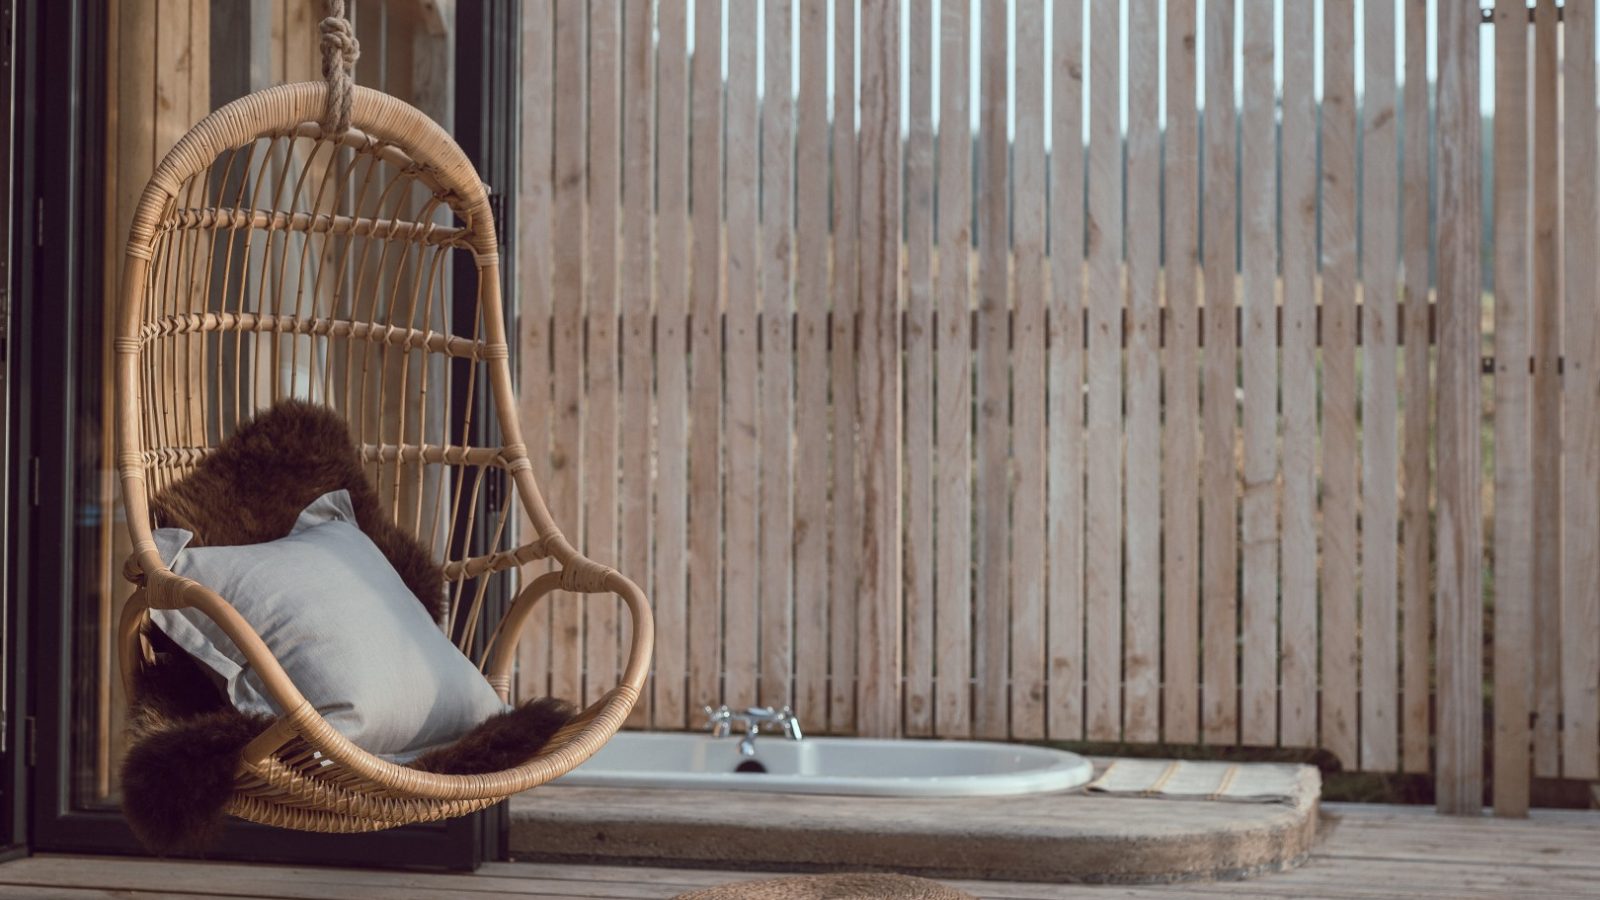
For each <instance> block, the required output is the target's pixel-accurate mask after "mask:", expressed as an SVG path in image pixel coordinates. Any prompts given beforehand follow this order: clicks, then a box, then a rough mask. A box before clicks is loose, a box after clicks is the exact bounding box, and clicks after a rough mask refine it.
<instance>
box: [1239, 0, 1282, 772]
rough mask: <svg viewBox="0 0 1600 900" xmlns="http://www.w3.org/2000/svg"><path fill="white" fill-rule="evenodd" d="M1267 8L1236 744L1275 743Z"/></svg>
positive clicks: (1252, 55)
mask: <svg viewBox="0 0 1600 900" xmlns="http://www.w3.org/2000/svg"><path fill="white" fill-rule="evenodd" d="M1273 18H1274V17H1273V9H1272V7H1271V6H1269V5H1267V4H1264V3H1254V4H1249V5H1248V6H1246V7H1245V10H1244V57H1243V58H1244V72H1243V73H1242V74H1243V79H1244V109H1243V111H1242V113H1241V116H1242V119H1243V121H1242V128H1241V131H1242V143H1243V146H1242V147H1241V148H1240V156H1241V162H1242V166H1241V167H1240V170H1239V172H1240V183H1239V196H1240V198H1241V204H1240V206H1241V210H1240V213H1241V216H1242V218H1243V222H1242V223H1241V226H1242V227H1241V229H1240V234H1241V238H1242V241H1243V245H1244V246H1243V247H1242V248H1241V250H1242V253H1241V256H1242V259H1243V261H1244V266H1243V268H1244V278H1243V285H1242V288H1243V291H1242V299H1243V307H1244V312H1243V329H1244V333H1243V334H1242V335H1241V336H1240V345H1241V348H1242V354H1241V355H1242V356H1243V382H1244V422H1243V426H1244V483H1243V488H1242V497H1241V507H1242V509H1241V522H1240V528H1241V540H1242V542H1243V546H1242V556H1243V564H1244V573H1243V584H1242V588H1243V590H1242V596H1243V603H1242V609H1241V610H1240V634H1241V641H1240V644H1239V648H1240V649H1239V656H1240V689H1241V690H1240V704H1239V739H1240V741H1242V742H1243V743H1245V744H1253V745H1256V746H1271V745H1273V744H1275V743H1277V740H1278V346H1277V335H1276V333H1275V332H1276V329H1277V309H1278V299H1277V274H1278V254H1277V233H1276V232H1277V209H1276V205H1277V204H1276V201H1277V190H1276V188H1277V185H1276V181H1277V179H1276V175H1277V140H1276V133H1275V132H1276V128H1277V123H1276V121H1275V110H1274V106H1275V97H1274V93H1275V86H1274V84H1273V55H1274V54H1273V46H1272V45H1273V38H1274V37H1275V32H1276V27H1275V26H1276V24H1277V23H1276V22H1274V21H1273Z"/></svg>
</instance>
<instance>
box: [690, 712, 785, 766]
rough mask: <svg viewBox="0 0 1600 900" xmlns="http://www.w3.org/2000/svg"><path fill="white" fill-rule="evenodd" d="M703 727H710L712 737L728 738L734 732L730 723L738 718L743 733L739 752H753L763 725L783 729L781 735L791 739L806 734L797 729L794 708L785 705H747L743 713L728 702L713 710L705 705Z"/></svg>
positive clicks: (751, 754)
mask: <svg viewBox="0 0 1600 900" xmlns="http://www.w3.org/2000/svg"><path fill="white" fill-rule="evenodd" d="M705 712H706V727H707V728H709V729H710V730H711V736H712V737H727V736H728V735H729V734H730V733H732V731H733V722H734V720H738V721H739V722H742V723H743V724H744V736H743V737H741V738H740V739H739V755H740V756H755V755H756V737H757V736H758V735H760V734H761V729H762V728H763V727H765V728H767V729H768V730H772V731H782V732H783V736H784V737H786V738H788V739H789V740H791V741H798V740H800V739H801V738H803V737H805V734H804V733H803V732H801V730H800V720H799V719H798V718H796V717H795V714H794V710H792V709H790V708H789V707H787V706H785V707H783V708H782V709H773V708H772V707H770V706H750V707H746V708H745V710H744V711H743V712H737V711H734V710H731V709H729V708H728V706H727V704H723V705H722V706H719V707H717V708H716V709H712V708H711V707H710V706H707V707H706V708H705Z"/></svg>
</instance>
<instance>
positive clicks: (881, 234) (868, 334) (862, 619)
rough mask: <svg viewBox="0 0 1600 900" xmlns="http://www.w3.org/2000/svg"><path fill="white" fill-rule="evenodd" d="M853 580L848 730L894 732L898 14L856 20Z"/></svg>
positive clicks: (880, 8) (885, 6)
mask: <svg viewBox="0 0 1600 900" xmlns="http://www.w3.org/2000/svg"><path fill="white" fill-rule="evenodd" d="M860 164H861V170H860V171H861V175H860V181H861V194H860V203H861V206H860V210H861V216H860V222H861V262H860V272H861V275H860V278H861V281H860V297H861V299H860V305H861V319H860V326H859V327H860V342H859V345H858V347H859V349H858V354H859V370H858V375H857V382H856V385H857V394H856V398H857V400H856V406H857V415H858V417H859V421H860V428H861V435H860V439H859V443H858V448H859V457H858V461H857V467H858V472H859V474H858V477H859V479H860V484H861V488H860V492H861V574H860V584H861V587H860V590H859V592H858V603H859V606H858V608H857V614H856V620H855V621H856V628H857V638H856V640H857V643H856V714H857V715H856V728H857V730H858V731H859V732H860V733H862V734H865V735H868V736H871V737H893V736H895V735H896V734H898V733H899V732H900V702H901V685H900V653H901V646H902V645H901V630H900V629H901V612H900V588H901V577H900V572H901V568H900V546H901V531H900V524H901V523H900V512H901V478H900V438H901V433H900V428H901V421H900V418H901V406H900V403H901V398H900V265H901V263H900V234H901V231H900V215H901V207H900V8H899V4H896V3H872V4H867V5H865V6H863V7H862V15H861V156H860Z"/></svg>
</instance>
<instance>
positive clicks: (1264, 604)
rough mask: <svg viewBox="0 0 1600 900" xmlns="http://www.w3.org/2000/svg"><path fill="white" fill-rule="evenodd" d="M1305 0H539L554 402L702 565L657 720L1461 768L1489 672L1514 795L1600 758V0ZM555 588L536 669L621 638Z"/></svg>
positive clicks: (541, 378) (535, 191)
mask: <svg viewBox="0 0 1600 900" xmlns="http://www.w3.org/2000/svg"><path fill="white" fill-rule="evenodd" d="M1124 6H1126V7H1127V8H1126V9H1124V8H1123V7H1124ZM1282 6H1283V8H1282V10H1281V14H1282V16H1283V19H1282V21H1277V20H1276V18H1275V17H1276V16H1277V15H1278V9H1277V7H1276V6H1275V5H1274V4H1270V3H1254V2H1239V0H1209V2H1207V3H1205V4H1204V5H1203V6H1201V5H1200V4H1198V3H1197V2H1194V0H1168V2H1167V3H1166V4H1165V8H1164V9H1165V17H1164V19H1163V18H1162V10H1163V7H1162V6H1161V4H1158V3H1156V2H1154V0H1126V2H1124V0H1094V2H1084V0H1058V2H1054V3H1044V2H1041V0H1017V2H1014V3H1008V2H1004V0H977V2H973V3H967V2H954V0H943V2H935V0H904V2H901V3H891V2H885V3H871V4H855V3H850V2H842V0H841V2H830V0H763V2H761V3H730V4H726V5H724V4H722V3H717V2H706V0H698V2H696V0H659V2H656V3H631V2H630V3H619V2H617V0H592V2H583V0H562V2H558V3H556V4H554V6H553V9H552V8H548V7H545V6H542V5H540V6H537V7H536V8H530V11H528V12H526V13H525V24H524V29H523V35H524V43H525V47H524V53H523V59H524V72H523V81H522V96H523V115H524V116H525V117H526V118H525V120H524V122H523V124H522V132H521V133H522V135H523V143H524V147H523V153H524V154H525V156H524V166H523V170H522V175H521V182H520V185H519V188H518V190H519V203H520V204H521V214H520V216H519V218H520V222H521V232H520V233H519V235H518V236H517V237H518V242H517V246H518V251H517V252H518V253H519V254H522V256H523V259H522V260H520V262H521V266H520V267H519V269H518V271H519V272H521V273H523V274H522V276H521V277H522V279H523V283H522V284H521V285H519V286H518V291H517V296H518V298H519V299H518V301H517V302H518V304H519V308H518V312H519V315H520V319H521V334H522V341H523V346H522V348H521V355H520V366H521V374H522V379H523V392H524V398H525V400H524V405H525V407H526V408H527V412H528V415H529V418H530V421H531V422H533V423H535V424H534V426H533V427H534V428H535V429H538V428H540V427H542V428H545V429H548V430H549V432H550V434H551V435H552V440H551V444H550V446H549V448H548V459H547V460H545V461H542V463H541V465H542V468H541V469H540V471H539V475H540V477H541V478H542V479H544V480H545V482H546V490H547V492H548V496H549V497H550V498H551V503H552V507H553V509H554V511H555V512H556V514H557V515H558V517H560V518H561V520H562V521H563V522H564V523H565V524H566V526H567V528H568V529H569V531H571V533H573V534H574V535H581V536H582V537H583V539H584V541H585V543H586V547H587V551H588V552H589V553H591V554H597V555H600V556H604V557H606V558H608V559H619V560H620V561H621V562H622V563H624V564H625V566H626V567H627V568H628V569H629V570H630V573H631V574H635V575H636V576H637V577H639V579H640V580H641V581H642V582H643V583H644V584H646V585H647V587H648V589H649V590H650V591H651V594H652V597H653V599H654V602H655V604H656V612H657V617H658V623H659V629H658V634H657V651H656V662H655V669H654V680H653V687H652V690H651V692H650V693H649V696H648V697H647V699H646V701H645V702H643V703H641V706H640V709H639V710H637V711H636V713H635V715H634V718H633V719H632V720H631V724H633V725H635V726H638V727H651V728H665V729H678V728H686V727H688V728H693V727H696V726H698V725H699V723H700V721H701V714H700V707H701V706H702V705H703V704H718V703H729V704H734V705H741V704H749V703H762V704H792V705H794V706H795V707H796V709H797V711H798V712H799V714H800V716H801V718H802V720H803V721H804V722H805V724H806V725H807V726H808V730H810V731H815V732H833V733H860V734H871V735H901V734H904V735H916V736H937V737H984V738H995V739H1052V740H1065V741H1082V740H1094V741H1126V742H1136V743H1139V742H1168V743H1181V744H1192V743H1200V742H1203V743H1206V744H1214V745H1219V746H1236V745H1258V746H1285V747H1306V748H1322V749H1326V750H1328V751H1331V752H1332V753H1333V755H1334V756H1335V757H1337V759H1338V760H1339V761H1340V763H1341V764H1342V765H1344V766H1345V767H1346V768H1353V769H1364V770H1371V771H1383V772H1399V771H1405V772H1427V771H1437V772H1438V774H1439V776H1440V779H1441V781H1440V797H1441V803H1442V804H1443V805H1444V806H1446V807H1447V808H1451V809H1458V810H1463V811H1465V810H1470V809H1473V808H1476V805H1477V804H1479V803H1480V802H1481V800H1480V799H1479V798H1480V797H1481V795H1482V784H1483V777H1484V772H1483V769H1482V759H1483V751H1484V749H1485V744H1484V735H1483V733H1482V729H1483V721H1484V719H1483V714H1484V711H1485V708H1486V707H1485V701H1484V696H1485V693H1484V690H1485V686H1486V685H1488V686H1490V687H1491V688H1492V690H1491V691H1490V692H1489V693H1490V695H1492V697H1493V700H1492V703H1489V704H1488V706H1487V708H1488V709H1489V710H1490V711H1491V712H1493V713H1495V714H1496V716H1495V719H1494V721H1495V722H1496V727H1495V729H1494V730H1493V731H1492V732H1491V734H1492V737H1493V740H1494V747H1495V752H1494V760H1495V767H1496V770H1497V771H1498V772H1500V773H1501V777H1500V778H1496V779H1495V783H1496V785H1497V786H1499V791H1498V793H1497V794H1496V797H1495V801H1496V806H1497V807H1498V808H1499V809H1500V810H1501V811H1502V812H1506V813H1510V814H1516V813H1519V812H1521V811H1522V810H1523V809H1525V807H1526V804H1527V796H1528V792H1527V785H1528V778H1529V777H1531V775H1532V773H1535V772H1536V773H1537V774H1538V775H1540V776H1545V777H1553V776H1565V777H1575V778H1591V779H1592V778H1594V777H1596V776H1597V774H1600V740H1597V739H1596V737H1595V734H1596V729H1597V727H1600V726H1597V723H1600V655H1597V654H1600V599H1597V597H1600V595H1597V594H1596V593H1595V591H1594V589H1593V585H1595V584H1597V583H1600V526H1597V524H1596V523H1597V521H1600V405H1597V404H1600V400H1597V397H1600V390H1597V385H1600V380H1597V379H1600V375H1597V368H1596V366H1597V362H1600V326H1595V325H1594V324H1593V323H1592V321H1591V320H1592V319H1593V318H1594V316H1593V313H1594V312H1595V311H1596V307H1597V305H1600V300H1597V295H1596V290H1595V287H1594V280H1595V279H1594V277H1593V276H1594V272H1593V266H1594V261H1595V259H1596V258H1597V256H1596V251H1597V250H1600V248H1597V247H1596V246H1595V243H1596V235H1597V233H1600V223H1597V222H1596V215H1597V213H1596V204H1595V197H1594V190H1595V187H1594V183H1595V179H1594V178H1593V177H1592V176H1593V175H1594V173H1593V172H1592V171H1591V170H1592V169H1593V168H1594V167H1595V165H1596V162H1595V160H1596V156H1595V153H1596V147H1595V137H1594V128H1593V127H1592V126H1593V123H1594V119H1595V109H1594V107H1595V102H1594V87H1593V85H1594V80H1595V68H1594V65H1595V54H1594V47H1593V40H1592V34H1590V33H1589V31H1592V24H1593V19H1592V15H1593V12H1592V4H1591V3H1589V2H1579V0H1571V2H1569V3H1567V4H1566V5H1565V9H1564V10H1562V11H1561V14H1560V19H1561V21H1558V16H1557V10H1556V4H1555V3H1554V2H1552V0H1540V2H1539V3H1538V4H1537V8H1536V10H1535V11H1534V12H1533V13H1532V14H1530V13H1529V12H1528V10H1527V9H1526V7H1525V5H1524V4H1523V3H1522V2H1521V0H1509V2H1501V3H1500V4H1499V5H1498V7H1497V9H1498V11H1497V13H1496V15H1495V20H1494V22H1493V23H1492V25H1491V24H1489V23H1486V22H1485V20H1484V19H1483V17H1481V16H1480V14H1479V12H1478V10H1477V8H1476V6H1475V5H1474V4H1465V3H1464V4H1456V3H1441V4H1438V5H1437V7H1436V10H1437V18H1436V19H1432V20H1430V17H1429V6H1428V4H1427V3H1426V2H1425V0H1405V2H1404V3H1403V4H1399V5H1397V4H1395V3H1394V2H1392V0H1325V2H1324V3H1323V4H1321V5H1320V6H1316V5H1313V4H1310V3H1287V4H1283V5H1282ZM1358 6H1359V7H1361V9H1359V10H1358ZM1358 13H1359V15H1358ZM1318 14H1320V15H1321V16H1322V19H1321V21H1320V22H1319V21H1317V20H1316V16H1317V15H1318ZM1124 15H1126V16H1127V18H1126V20H1124V18H1123V17H1124ZM724 16H725V17H726V18H724ZM1358 26H1359V27H1358ZM1573 26H1577V27H1576V29H1574V27H1573ZM1584 29H1588V30H1589V31H1585V30H1584ZM1236 34H1237V35H1238V38H1237V39H1236ZM1319 38H1320V43H1319V40H1318V39H1319ZM1430 39H1432V40H1434V41H1436V42H1437V46H1438V59H1439V62H1438V79H1437V81H1434V82H1430V81H1429V79H1428V75H1427V63H1426V59H1425V52H1426V48H1427V46H1428V44H1427V41H1428V40H1430ZM1491 39H1493V40H1495V41H1496V43H1495V44H1494V49H1493V53H1494V57H1495V63H1496V66H1495V67H1496V69H1497V70H1498V78H1499V81H1498V83H1497V84H1496V85H1493V86H1491V85H1488V84H1484V85H1480V84H1479V80H1480V70H1479V59H1480V54H1483V53H1488V52H1490V50H1489V49H1488V46H1487V44H1486V42H1487V41H1489V40H1491ZM1563 41H1564V43H1565V48H1566V49H1565V53H1564V55H1561V56H1558V47H1559V45H1560V44H1561V43H1562V42H1563ZM1480 44H1484V46H1482V47H1480ZM1397 51H1398V53H1397ZM1124 54H1126V60H1124ZM1280 55H1281V57H1282V58H1281V59H1280V58H1279V57H1280ZM1124 64H1126V68H1127V72H1128V75H1127V77H1126V78H1124V77H1123V75H1122V71H1123V68H1124ZM1319 66H1320V69H1321V72H1322V77H1321V79H1320V80H1317V79H1316V78H1315V77H1314V73H1315V72H1316V71H1317V69H1318V67H1319ZM1202 82H1203V87H1202ZM1563 82H1564V83H1565V84H1566V85H1568V86H1569V87H1567V88H1566V89H1565V90H1563V89H1562V87H1561V85H1562V83H1563ZM1490 110H1498V112H1499V115H1498V116H1497V117H1496V119H1495V121H1494V130H1493V132H1492V135H1493V137H1492V139H1491V140H1490V142H1489V143H1488V144H1487V145H1485V142H1484V139H1483V137H1482V136H1481V134H1480V129H1481V128H1482V127H1483V126H1484V124H1485V123H1484V116H1485V115H1487V114H1488V112H1489V111H1490ZM1491 150H1493V154H1492V160H1493V162H1492V171H1491V170H1486V169H1485V168H1484V166H1485V165H1486V162H1487V161H1488V160H1489V159H1491V156H1490V152H1489V151H1491ZM1584 173H1588V174H1584ZM1486 178H1487V179H1489V181H1488V184H1490V185H1491V187H1492V192H1493V196H1492V203H1490V204H1489V205H1488V206H1483V205H1482V204H1481V203H1480V200H1479V195H1478V193H1477V192H1478V189H1479V186H1480V185H1481V184H1483V183H1484V182H1483V179H1486ZM1486 222H1487V223H1489V224H1490V225H1492V232H1491V233H1488V234H1486V233H1485V230H1484V226H1485V223H1486ZM1480 287H1482V290H1480ZM1486 354H1487V355H1491V356H1493V357H1494V366H1493V370H1492V371H1493V381H1492V385H1491V384H1485V385H1480V381H1481V379H1482V376H1483V375H1484V374H1486V373H1485V371H1484V361H1483V359H1482V357H1484V356H1485V355H1486ZM1525 360H1531V364H1526V363H1525ZM533 397H537V398H538V399H537V400H534V399H530V398H533ZM1491 401H1492V402H1491ZM1484 454H1490V455H1489V456H1488V457H1485V456H1484ZM1484 458H1487V459H1490V460H1492V461H1491V463H1490V465H1489V466H1488V468H1487V470H1486V469H1485V468H1484V466H1482V465H1480V460H1481V459H1484ZM1486 473H1487V474H1486ZM1482 513H1487V515H1483V514H1482ZM1486 609H1493V610H1494V612H1495V615H1494V618H1493V619H1492V620H1486V618H1485V610H1486ZM536 627H538V628H541V629H544V630H545V631H546V632H547V635H548V637H547V638H545V639H542V640H540V641H536V642H535V643H533V644H531V645H530V649H528V650H527V651H526V652H525V655H524V657H523V660H522V665H523V671H522V676H521V678H522V680H521V682H520V684H521V686H522V687H521V689H522V691H523V692H524V693H526V694H531V693H536V692H541V691H545V690H550V691H554V692H556V693H559V694H565V695H569V696H573V697H583V696H587V695H588V693H590V688H589V687H588V686H589V685H595V686H599V685H602V684H604V683H606V682H607V681H608V680H609V679H611V678H612V677H613V676H612V673H613V672H614V669H615V667H616V665H617V660H618V649H619V648H618V644H617V635H616V634H615V633H614V632H615V611H614V610H613V609H611V608H609V607H604V606H591V607H589V608H588V610H587V611H586V612H580V611H579V609H578V608H577V607H576V606H575V605H571V606H565V607H563V606H560V605H558V606H557V607H555V609H554V612H553V614H552V616H551V618H549V619H548V620H545V621H541V622H539V623H537V625H536ZM1485 629H1487V630H1488V633H1489V635H1490V637H1491V639H1492V641H1493V645H1492V657H1486V655H1485V653H1484V643H1483V641H1482V634H1483V632H1484V630H1485Z"/></svg>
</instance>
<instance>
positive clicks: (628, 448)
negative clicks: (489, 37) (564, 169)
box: [524, 3, 656, 726]
mask: <svg viewBox="0 0 1600 900" xmlns="http://www.w3.org/2000/svg"><path fill="white" fill-rule="evenodd" d="M651 12H652V11H651V9H650V6H649V4H644V3H627V4H624V5H623V22H622V25H623V38H622V41H623V45H622V46H623V59H622V129H623V139H624V141H625V143H624V145H623V154H624V156H623V161H622V166H623V168H622V191H623V194H622V203H623V214H622V254H623V265H624V266H626V268H625V269H623V270H622V271H624V272H627V273H630V274H629V277H626V278H623V279H622V285H621V294H622V353H623V358H622V418H621V421H620V423H619V425H620V429H619V430H620V432H621V435H620V441H621V451H622V462H621V469H622V473H621V474H622V490H621V493H622V520H621V533H620V534H619V538H620V539H621V547H620V548H619V550H618V556H617V559H618V560H619V564H620V565H621V567H622V570H623V571H624V572H628V573H637V574H633V575H632V577H634V578H637V579H639V580H640V583H641V584H642V586H643V587H644V588H645V590H646V591H649V590H651V589H652V586H651V583H650V578H649V576H650V538H651V535H650V497H651V490H650V463H651V458H650V451H651V440H650V438H651V431H652V429H651V419H652V416H651V415H650V385H651V382H652V381H654V378H655V364H654V356H655V352H654V351H655V348H654V347H653V346H652V343H653V341H652V338H653V336H654V325H653V324H652V318H653V316H654V310H653V309H652V308H651V298H652V294H653V290H652V287H653V281H652V278H651V274H652V273H653V272H654V270H655V259H654V254H655V246H654V243H653V241H652V237H653V233H654V229H653V228H652V224H653V222H654V218H653V214H654V213H655V162H656V156H655V127H654V126H655V117H654V114H653V113H654V108H655V61H656V57H655V41H654V39H653V36H652V34H651V30H652V26H653V24H654V23H653V22H652V21H651V20H652V16H651ZM524 109H525V110H526V107H524ZM524 114H525V115H526V113H524ZM547 140H548V138H547ZM546 227H548V223H546ZM623 621H624V622H626V621H627V618H626V617H624V619H623ZM619 637H620V638H622V639H623V640H624V641H626V640H628V639H629V638H630V635H628V634H621V635H619ZM621 646H622V647H627V646H628V644H627V643H623V644H622V645H621ZM653 692H654V690H653V688H650V687H647V688H646V690H645V693H644V694H643V695H641V696H640V698H639V700H638V702H637V703H635V704H634V707H633V712H632V714H631V715H630V716H629V717H628V724H629V725H635V726H644V725H646V724H648V723H649V721H650V705H651V699H652V694H653Z"/></svg>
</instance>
